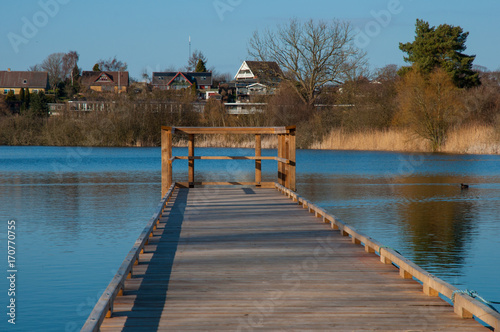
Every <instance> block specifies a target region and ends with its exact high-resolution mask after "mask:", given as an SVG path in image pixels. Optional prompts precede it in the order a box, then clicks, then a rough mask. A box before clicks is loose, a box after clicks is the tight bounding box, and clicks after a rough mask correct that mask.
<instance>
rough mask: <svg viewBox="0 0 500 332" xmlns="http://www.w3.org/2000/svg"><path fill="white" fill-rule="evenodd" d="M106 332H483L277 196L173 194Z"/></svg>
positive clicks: (230, 191) (260, 192) (221, 191)
mask: <svg viewBox="0 0 500 332" xmlns="http://www.w3.org/2000/svg"><path fill="white" fill-rule="evenodd" d="M153 234H154V236H153V237H151V238H150V240H149V244H148V245H146V246H145V247H144V253H142V254H141V255H140V256H139V264H138V265H135V266H134V267H133V274H132V275H133V276H132V278H130V279H127V280H126V282H125V288H124V291H123V296H118V297H117V298H116V300H115V301H114V308H113V316H112V318H106V319H105V320H104V322H103V324H102V326H101V331H121V330H124V331H155V330H172V331H177V330H193V331H206V330H213V331H224V330H235V331H252V330H277V331H289V330H293V331H295V330H328V331H353V330H382V331H436V330H439V331H485V330H487V329H486V328H484V327H482V326H481V325H480V324H478V323H477V322H476V321H474V320H472V319H461V318H460V317H459V316H457V315H456V314H455V313H454V310H453V307H452V306H450V305H448V304H447V303H446V302H444V301H443V300H441V299H440V298H438V297H429V296H426V295H424V293H423V292H422V286H421V285H420V284H419V283H417V282H416V281H414V280H411V279H403V278H401V276H400V272H399V270H398V269H397V268H396V267H394V266H393V265H390V264H383V263H381V262H380V259H379V257H378V256H377V255H375V254H373V253H368V252H366V251H365V250H364V249H363V247H362V246H358V245H355V244H353V243H352V242H353V241H352V240H351V238H349V237H346V236H341V235H340V232H339V231H338V230H336V231H334V230H332V229H331V228H330V226H329V225H328V224H324V223H322V222H321V219H318V218H315V217H314V215H313V214H310V213H309V212H308V211H307V210H306V209H302V208H301V207H300V206H299V205H297V203H294V202H293V201H292V200H290V199H289V198H287V197H285V196H283V195H281V194H280V193H279V192H278V191H276V190H275V189H251V188H238V187H231V188H217V187H212V188H196V189H176V190H175V192H174V194H173V196H172V198H171V199H170V202H169V203H168V206H167V208H166V209H165V210H164V212H163V217H162V218H161V219H160V222H159V224H158V227H157V229H156V230H155V231H154V232H153Z"/></svg>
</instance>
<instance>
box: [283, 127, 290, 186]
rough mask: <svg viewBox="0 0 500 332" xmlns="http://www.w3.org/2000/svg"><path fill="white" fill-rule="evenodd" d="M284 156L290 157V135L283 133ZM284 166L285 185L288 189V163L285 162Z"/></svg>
mask: <svg viewBox="0 0 500 332" xmlns="http://www.w3.org/2000/svg"><path fill="white" fill-rule="evenodd" d="M284 147H285V158H286V159H290V135H289V134H287V135H285V146H284ZM284 166H285V167H284V168H285V187H286V188H288V189H290V163H286V164H285V165H284Z"/></svg>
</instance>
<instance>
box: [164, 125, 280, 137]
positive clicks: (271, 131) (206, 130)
mask: <svg viewBox="0 0 500 332" xmlns="http://www.w3.org/2000/svg"><path fill="white" fill-rule="evenodd" d="M168 128H170V127H168ZM171 128H172V132H175V133H176V134H188V135H189V134H262V135H266V134H267V135H276V134H286V133H289V132H290V129H287V127H171Z"/></svg>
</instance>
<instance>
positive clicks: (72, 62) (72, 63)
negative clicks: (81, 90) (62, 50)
mask: <svg viewBox="0 0 500 332" xmlns="http://www.w3.org/2000/svg"><path fill="white" fill-rule="evenodd" d="M79 58H80V55H78V52H76V51H69V52H68V53H66V54H64V56H63V58H62V61H63V63H62V72H63V78H65V79H67V78H71V84H73V69H75V67H76V66H77V63H78V59H79Z"/></svg>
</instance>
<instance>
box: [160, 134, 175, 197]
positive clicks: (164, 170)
mask: <svg viewBox="0 0 500 332" xmlns="http://www.w3.org/2000/svg"><path fill="white" fill-rule="evenodd" d="M171 159H172V132H171V131H170V130H168V129H165V130H162V131H161V196H162V197H163V196H165V194H166V193H167V191H168V189H169V188H170V186H171V185H172V160H171Z"/></svg>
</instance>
